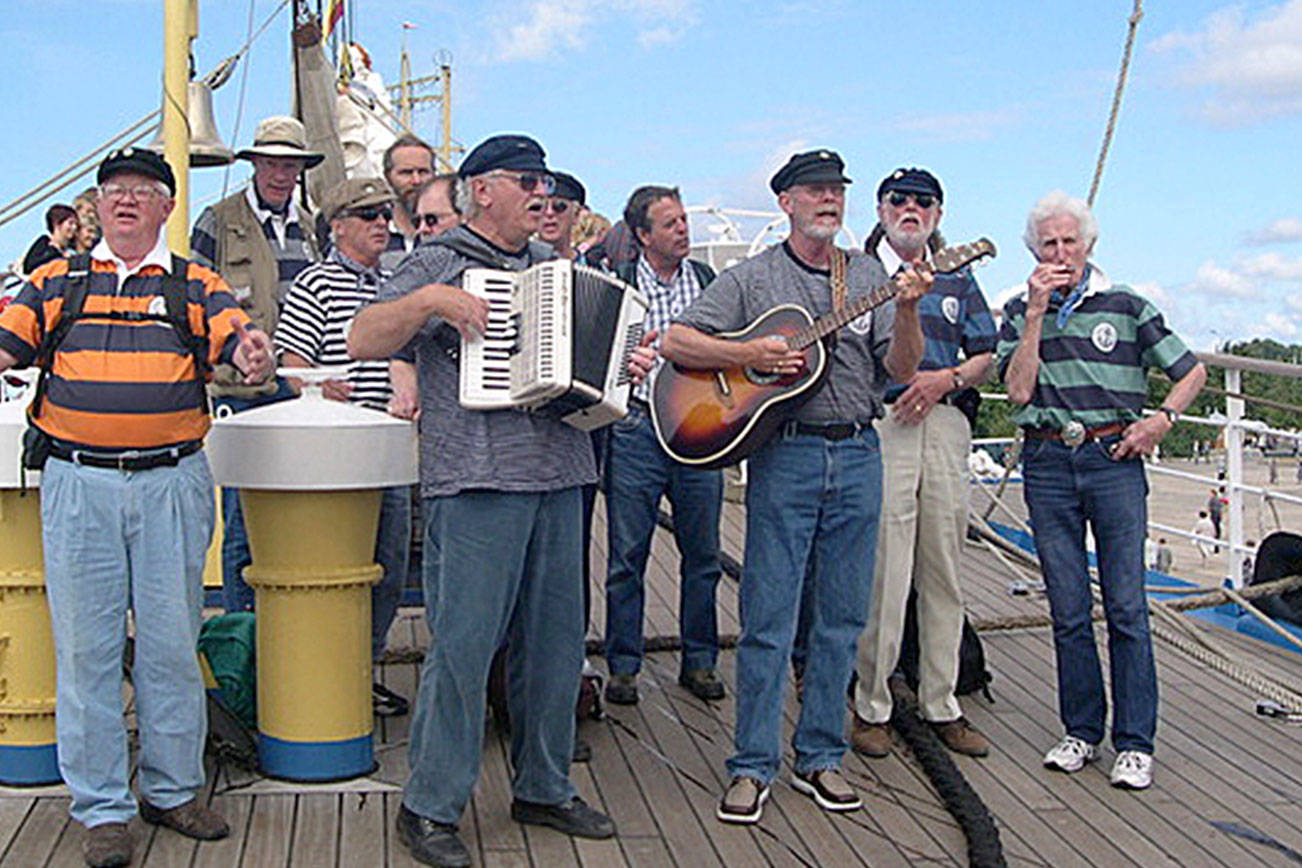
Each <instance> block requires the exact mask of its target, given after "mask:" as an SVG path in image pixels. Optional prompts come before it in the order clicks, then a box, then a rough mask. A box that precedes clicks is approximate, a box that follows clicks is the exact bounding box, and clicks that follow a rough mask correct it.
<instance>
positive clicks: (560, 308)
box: [458, 259, 647, 431]
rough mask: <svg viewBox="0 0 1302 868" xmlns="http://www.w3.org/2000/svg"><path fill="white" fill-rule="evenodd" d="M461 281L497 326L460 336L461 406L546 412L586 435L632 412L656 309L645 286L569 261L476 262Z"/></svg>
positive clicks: (459, 396)
mask: <svg viewBox="0 0 1302 868" xmlns="http://www.w3.org/2000/svg"><path fill="white" fill-rule="evenodd" d="M461 287H462V289H464V290H465V291H466V292H469V293H470V294H471V295H476V296H479V297H480V298H483V299H485V300H486V301H487V302H488V330H487V331H486V332H485V333H484V335H483V337H482V338H479V339H477V340H473V341H467V340H464V339H463V340H462V341H461V372H460V382H459V384H458V388H459V394H458V399H459V401H460V403H461V406H463V407H466V408H467V409H471V410H501V409H517V410H529V411H533V412H540V413H544V414H546V415H548V416H553V417H556V418H559V419H560V420H561V421H563V422H566V423H568V424H570V425H573V426H574V427H575V428H580V429H583V430H585V431H590V430H592V429H594V428H600V427H601V426H603V425H608V424H610V423H611V422H614V421H616V420H617V419H620V418H622V417H623V416H624V414H625V413H627V412H628V399H629V394H630V392H631V390H632V381H631V380H630V378H629V374H628V359H629V356H630V355H631V354H632V352H633V350H634V349H635V348H636V347H637V345H638V343H639V342H640V341H641V340H642V322H643V320H644V319H645V318H646V311H647V302H646V300H645V299H644V298H643V297H642V294H641V293H639V292H638V291H637V290H636V289H634V288H633V287H631V286H629V285H628V284H627V283H624V282H623V281H622V280H619V279H618V278H616V277H614V276H612V275H608V274H606V273H605V272H602V271H599V270H597V269H595V268H589V267H588V266H585V265H575V264H574V263H572V262H569V261H568V260H561V259H558V260H552V261H550V262H540V263H538V264H537V265H534V266H531V267H530V268H527V269H525V270H524V271H496V270H493V269H488V268H471V269H468V270H467V271H466V272H465V274H464V275H463V277H462V282H461Z"/></svg>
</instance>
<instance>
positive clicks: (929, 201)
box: [888, 193, 936, 209]
mask: <svg viewBox="0 0 1302 868" xmlns="http://www.w3.org/2000/svg"><path fill="white" fill-rule="evenodd" d="M910 199H912V200H913V201H914V202H917V203H918V207H919V208H923V209H926V208H930V207H931V206H932V205H934V204H935V202H936V197H935V196H932V195H931V194H930V193H892V194H891V196H890V199H889V200H888V201H889V202H890V203H891V204H892V205H894V206H895V207H896V208H901V207H903V206H904V203H905V202H907V201H909V200H910Z"/></svg>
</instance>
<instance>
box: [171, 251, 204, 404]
mask: <svg viewBox="0 0 1302 868" xmlns="http://www.w3.org/2000/svg"><path fill="white" fill-rule="evenodd" d="M189 267H190V263H189V261H188V260H186V259H185V258H183V257H180V256H177V255H176V254H175V253H173V254H172V270H171V271H170V272H168V273H167V274H164V275H163V303H164V305H165V306H166V309H167V321H168V322H169V323H171V324H172V328H173V329H174V330H175V331H176V336H177V337H178V338H179V339H180V341H181V344H182V345H183V346H185V347H188V348H189V350H190V355H191V356H193V357H194V372H195V374H196V375H198V377H199V387H200V390H201V391H202V392H203V411H204V412H205V413H207V412H208V411H209V406H208V389H207V388H206V387H205V386H204V382H205V381H206V380H207V379H208V375H209V374H210V373H212V365H210V364H209V363H208V332H207V329H206V327H205V329H204V331H203V332H201V333H199V334H195V332H194V329H192V328H191V327H190V311H189V301H188V300H187V294H188V293H187V290H188V284H189V281H188V280H187V279H186V272H187V270H188V269H189ZM204 323H205V326H206V324H207V319H206V318H205V320H204Z"/></svg>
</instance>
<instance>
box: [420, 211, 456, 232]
mask: <svg viewBox="0 0 1302 868" xmlns="http://www.w3.org/2000/svg"><path fill="white" fill-rule="evenodd" d="M455 216H456V215H455V214H417V215H416V223H417V224H422V225H424V227H425V228H426V229H437V228H438V225H439V224H440V223H447V222H448V221H450V220H451V219H452V218H453V217H455Z"/></svg>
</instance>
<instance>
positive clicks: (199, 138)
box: [145, 81, 235, 169]
mask: <svg viewBox="0 0 1302 868" xmlns="http://www.w3.org/2000/svg"><path fill="white" fill-rule="evenodd" d="M189 91H190V168H192V169H202V168H205V167H208V166H226V165H229V164H230V163H232V162H234V161H235V152H234V151H232V150H231V149H230V148H228V147H226V145H225V143H223V142H222V137H221V136H220V135H218V134H217V121H216V120H215V119H214V118H213V114H212V90H211V89H210V88H209V87H208V85H206V84H204V83H203V82H201V81H192V82H190V88H189ZM145 147H147V148H149V149H150V150H152V151H158V153H160V154H161V153H163V123H162V121H159V123H158V132H157V133H156V134H155V135H154V138H153V139H151V140H150V142H149V144H148V145H146V146H145Z"/></svg>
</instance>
